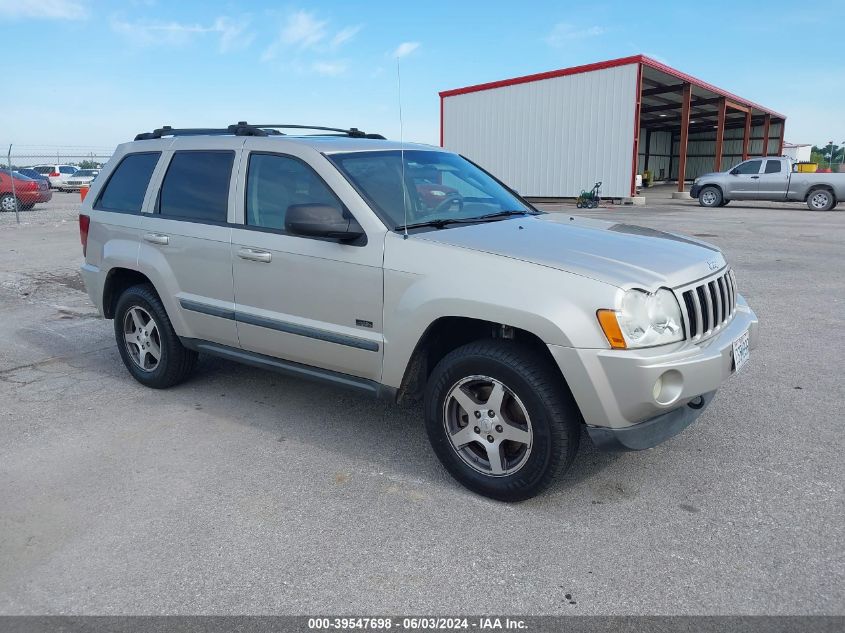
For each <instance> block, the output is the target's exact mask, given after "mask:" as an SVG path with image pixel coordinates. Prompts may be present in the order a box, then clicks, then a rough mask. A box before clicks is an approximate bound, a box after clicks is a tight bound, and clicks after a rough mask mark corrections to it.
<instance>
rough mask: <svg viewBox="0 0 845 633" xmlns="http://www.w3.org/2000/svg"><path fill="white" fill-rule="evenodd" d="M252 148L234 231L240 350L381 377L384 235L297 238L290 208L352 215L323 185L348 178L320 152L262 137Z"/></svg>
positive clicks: (251, 141)
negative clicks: (279, 146)
mask: <svg viewBox="0 0 845 633" xmlns="http://www.w3.org/2000/svg"><path fill="white" fill-rule="evenodd" d="M247 144H248V145H247V146H248V147H249V145H250V144H254V145H255V146H254V147H253V149H252V151H249V152H245V154H244V158H243V165H244V168H243V170H242V171H243V172H244V175H243V176H242V178H241V181H240V182H241V185H242V187H243V195H242V196H239V200H238V203H239V204H240V205H241V211H242V213H241V219H240V221H241V222H242V226H239V227H237V228H234V229H233V233H232V265H233V276H234V281H235V319H236V321H237V328H238V337H239V340H240V344H241V347H242V348H243V349H245V350H248V351H251V352H257V353H260V354H264V355H269V356H273V357H276V358H281V359H284V360H287V361H293V362H295V363H299V364H302V365H308V366H312V367H318V368H321V369H323V370H328V371H331V372H339V373H341V374H348V375H352V376H358V377H362V378H366V379H369V380H378V379H380V376H381V361H382V348H383V334H382V332H383V330H382V309H383V308H382V306H383V278H382V275H383V268H382V263H383V247H382V244H383V235H380V236H375V239H367V240H363V241H362V242H360V243H357V244H349V243H340V242H337V241H330V240H326V239H319V238H311V237H304V236H301V235H294V234H291V233H290V232H289V231H288V230H287V229H286V227H285V215H286V213H287V210H288V208H290V207H291V206H292V205H302V204H306V205H307V204H321V205H331V206H336V207H338V208H341V209H343V210H344V212H349V207H348V205H346V204H345V203H344V202H343V201H342V200H341V198H340V197H339V196H338V194H337V193H335V191H334V190H333V189H332V187H331V186H329V184H328V183H327V182H326V177H328V178H329V179H332V178H334V179H340V180H342V177H340V176H339V174H338V173H337V172H336V170H334V168H333V167H332V166H331V165H330V164H329V163H328V161H326V160H325V158H324V157H322V156H321V155H320V154H318V153H317V152H315V151H314V150H307V151H306V150H304V149H302V148H300V149H299V152H300V155H294V154H292V153H286V152H282V151H271V150H268V149H264V150H262V149H260V148H267V147H270V148H272V147H273V146H272V145H268V143H267V142H266V139H265V140H263V141H262V140H261V139H250V140H249V141H247ZM288 150H289V151H294V152H295V151H297V148H295V147H289V148H288ZM303 154H304V156H303ZM309 154H310V155H309ZM306 158H308V159H311V161H313V162H310V161H309V160H306ZM318 169H319V170H320V172H318ZM333 170H334V173H333V174H332V173H331V172H332V171H333ZM343 184H344V185H345V186H346V188H347V189H349V185H348V183H346V182H345V181H343ZM353 217H354V216H353Z"/></svg>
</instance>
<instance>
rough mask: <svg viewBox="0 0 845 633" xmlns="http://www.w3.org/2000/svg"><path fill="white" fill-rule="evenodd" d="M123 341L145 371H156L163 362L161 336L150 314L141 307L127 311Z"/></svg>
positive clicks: (130, 354)
mask: <svg viewBox="0 0 845 633" xmlns="http://www.w3.org/2000/svg"><path fill="white" fill-rule="evenodd" d="M123 339H124V341H125V342H126V351H127V352H129V357H130V358H131V359H132V361H133V362H134V363H135V364H136V365H137V366H138V367H140V368H141V369H143V370H144V371H155V369H156V367H158V364H159V362H160V361H161V335H160V333H159V330H158V325H157V324H156V322H155V321H154V320H153V317H152V316H150V313H149V312H147V311H146V310H144V308H142V307H140V306H133V307H131V308H129V309H128V310H127V311H126V315H125V316H124V317H123Z"/></svg>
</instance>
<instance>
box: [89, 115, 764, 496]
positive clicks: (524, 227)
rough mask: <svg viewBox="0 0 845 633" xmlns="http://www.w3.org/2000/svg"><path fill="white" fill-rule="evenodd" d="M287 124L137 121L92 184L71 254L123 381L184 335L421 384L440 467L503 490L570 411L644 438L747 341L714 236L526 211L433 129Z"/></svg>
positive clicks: (163, 361)
mask: <svg viewBox="0 0 845 633" xmlns="http://www.w3.org/2000/svg"><path fill="white" fill-rule="evenodd" d="M286 127H296V126H269V125H258V126H254V125H248V124H246V123H239V124H236V125H232V126H229V127H228V128H223V129H219V130H175V129H171V128H162V129H160V130H156V131H154V132H149V133H144V134H139V135H138V136H137V137H136V140H135V141H134V142H131V143H126V144H123V145H121V146H119V147H118V148H117V151H116V152H115V154H114V156H113V157H112V159H111V160H110V161H109V163H108V164H107V165H106V167H105V168H104V170H103V173H102V174H101V175H100V177H98V178H97V179H96V180H95V181H94V182H93V184H92V188H91V192H90V194H89V195H88V197H87V198H86V199H85V202H84V203H83V206H82V212H81V215H80V219H79V220H80V233H81V237H82V244H83V252H84V255H85V264H84V265H83V266H82V274H83V277H84V279H85V284H86V286H87V289H88V293H89V294H90V296H91V299H92V301H93V302H94V303H95V304H96V306H97V307H98V309H99V310H100V312H101V313H102V314H103V316H105V317H106V318H108V319H114V331H115V337H116V339H117V346H118V349H119V351H120V355H121V357H122V358H123V362H124V363H125V364H126V367H127V368H128V370H129V372H130V373H131V374H132V376H134V377H135V378H136V379H137V380H138V381H139V382H141V383H143V384H144V385H147V386H149V387H153V388H164V387H170V386H172V385H175V384H177V383H179V382H181V381H183V380H184V379H185V378H186V377H187V376H188V375H189V374H190V373H191V370H192V369H193V368H194V365H195V364H196V360H197V353H198V352H199V353H205V354H211V355H216V356H221V357H224V358H228V359H233V360H236V361H240V362H243V363H248V364H251V365H255V366H258V367H264V368H267V369H272V370H276V371H281V372H285V373H288V374H292V375H295V376H301V377H304V378H311V379H317V380H322V381H326V382H329V383H334V384H336V385H338V386H343V387H348V388H352V389H356V390H358V391H360V392H363V393H368V394H371V395H374V396H381V397H387V398H390V399H392V400H396V401H404V400H408V399H411V400H419V399H421V400H422V408H423V411H424V418H425V425H426V429H427V432H428V436H429V439H430V440H431V444H432V447H433V448H434V452H435V453H436V455H437V457H438V458H439V459H440V460H441V462H442V463H443V465H444V466H445V467H446V468H447V469H448V470H449V472H450V473H451V474H452V475H453V476H454V477H455V478H456V479H457V480H458V481H459V482H461V483H462V484H463V485H465V486H466V487H468V488H470V489H471V490H474V491H476V492H478V493H480V494H483V495H486V496H489V497H493V498H496V499H501V500H508V501H515V500H520V499H526V498H528V497H531V496H533V495H535V494H537V493H538V492H539V491H540V490H542V489H543V488H544V487H545V486H547V485H548V484H549V483H550V482H551V481H552V479H553V478H554V477H555V475H556V474H557V473H559V472H561V471H564V470H566V469H567V468H568V467H569V466H570V464H571V463H572V461H573V459H574V457H575V454H576V452H577V449H578V444H579V441H580V438H581V431H582V429H583V428H586V431H587V433H588V434H589V435H590V438H591V439H592V441H593V443H594V444H596V445H597V446H598V447H600V448H602V449H610V450H640V449H645V448H649V447H652V446H655V445H657V444H658V443H660V442H663V441H664V440H666V439H668V438H670V437H672V436H673V435H676V434H677V433H679V432H680V431H681V430H683V429H684V428H685V427H687V426H688V425H689V424H691V423H692V422H693V421H694V420H695V419H696V418H697V417H698V416H699V415H700V414H701V412H702V411H703V410H704V408H705V407H706V406H707V405H708V404H709V403H710V401H711V400H712V398H713V395H714V393H715V391H716V390H717V389H718V388H719V386H720V385H721V384H722V382H724V381H725V380H727V379H728V378H729V377H731V375H732V374H734V373H735V372H736V371H737V370H739V369H740V368H741V367H742V365H743V364H744V363H745V362H746V361H747V360H748V357H749V349H750V348H751V347H752V346H753V343H754V341H755V335H756V330H757V318H756V317H755V315H754V313H753V312H752V311H751V309H750V308H749V307H748V305H747V304H746V303H745V301H744V300H743V298H742V297H741V296H740V295H739V293H738V292H737V285H736V278H735V276H734V273H733V271H732V270H731V268H730V267H729V266H728V264H727V263H726V262H725V260H724V258H723V257H722V254H721V252H719V250H718V249H717V248H715V247H713V246H711V245H709V244H706V243H704V242H701V241H699V240H695V239H692V238H687V237H682V236H679V235H673V234H669V233H663V232H660V231H655V230H652V229H646V228H641V227H637V226H631V225H627V224H619V223H614V222H605V221H598V220H590V219H579V218H576V217H571V216H570V215H569V214H560V213H541V212H539V211H537V210H536V209H534V207H532V206H531V205H530V204H529V203H528V202H526V201H525V200H523V199H521V198H520V197H519V196H518V195H517V194H516V193H515V192H514V191H512V190H511V189H509V188H508V187H507V186H505V185H504V184H502V183H501V182H499V181H498V180H496V179H495V178H494V177H493V176H491V175H490V174H488V173H487V172H485V171H484V170H483V169H481V168H479V167H478V166H477V165H474V164H473V163H471V162H470V161H468V160H466V159H464V158H462V157H460V156H458V155H456V154H453V153H450V152H448V151H445V150H443V149H441V148H437V147H429V146H425V145H415V144H400V143H395V142H390V141H387V140H384V139H383V138H382V137H380V136H378V135H373V134H364V133H363V132H360V131H359V130H357V129H354V128H353V129H351V130H332V129H325V128H312V129H315V130H317V131H319V132H320V134H318V135H299V136H293V135H286V134H281V133H280V132H279V129H284V128H286Z"/></svg>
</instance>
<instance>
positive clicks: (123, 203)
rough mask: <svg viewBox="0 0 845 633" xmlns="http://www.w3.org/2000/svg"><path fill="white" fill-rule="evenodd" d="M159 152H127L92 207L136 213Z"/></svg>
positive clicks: (142, 199)
mask: <svg viewBox="0 0 845 633" xmlns="http://www.w3.org/2000/svg"><path fill="white" fill-rule="evenodd" d="M159 156H161V154H160V153H159V152H149V153H143V154H129V155H127V156H125V157H124V158H123V160H122V161H120V164H119V165H118V166H117V169H115V170H114V173H113V174H112V175H111V178H109V181H108V183H106V186H105V188H104V189H103V193H101V194H100V198H99V200H97V204H96V205H95V207H94V208H96V209H104V210H106V211H122V212H124V213H138V212H139V211H140V210H141V205H143V204H144V194H145V193H146V191H147V186H148V185H149V184H150V178H151V177H152V175H153V170H154V169H155V166H156V163H157V162H158V158H159Z"/></svg>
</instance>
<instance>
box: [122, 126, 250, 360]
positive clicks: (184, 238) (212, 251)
mask: <svg viewBox="0 0 845 633" xmlns="http://www.w3.org/2000/svg"><path fill="white" fill-rule="evenodd" d="M242 144H243V139H237V138H220V137H209V138H196V139H187V138H186V139H176V140H174V142H173V145H172V147H171V150H170V151H168V152H167V153H166V154H167V155H166V156H165V162H166V164H165V165H164V166H163V168H162V169H161V170H160V173H159V174H158V176H159V182H160V187H159V188H158V195H157V197H156V200H155V204H154V205H153V208H152V210H151V211H152V212H151V213H148V214H145V216H144V217H143V219H142V224H141V247H140V251H139V257H138V261H139V265H140V266H142V267H143V268H142V272H145V273H147V275H148V276H149V277H150V278H151V279H152V280H153V283H155V285H156V288H158V290H159V294H161V295H162V301H163V302H164V304H165V308H166V309H167V313H168V315H169V316H170V319H171V321H172V322H173V327H174V329H175V330H176V332H177V334H179V335H180V336H183V337H187V338H191V339H199V340H205V341H213V342H215V343H220V344H223V345H229V346H233V347H236V346H237V344H238V335H237V329H236V327H235V321H234V315H233V302H234V291H233V285H232V261H231V255H230V248H229V246H230V242H231V234H232V229H231V228H230V227H229V221H230V219H231V218H230V209H231V208H232V200H233V199H234V192H235V181H236V178H237V168H238V163H239V160H240V145H242ZM221 148H225V149H221Z"/></svg>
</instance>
